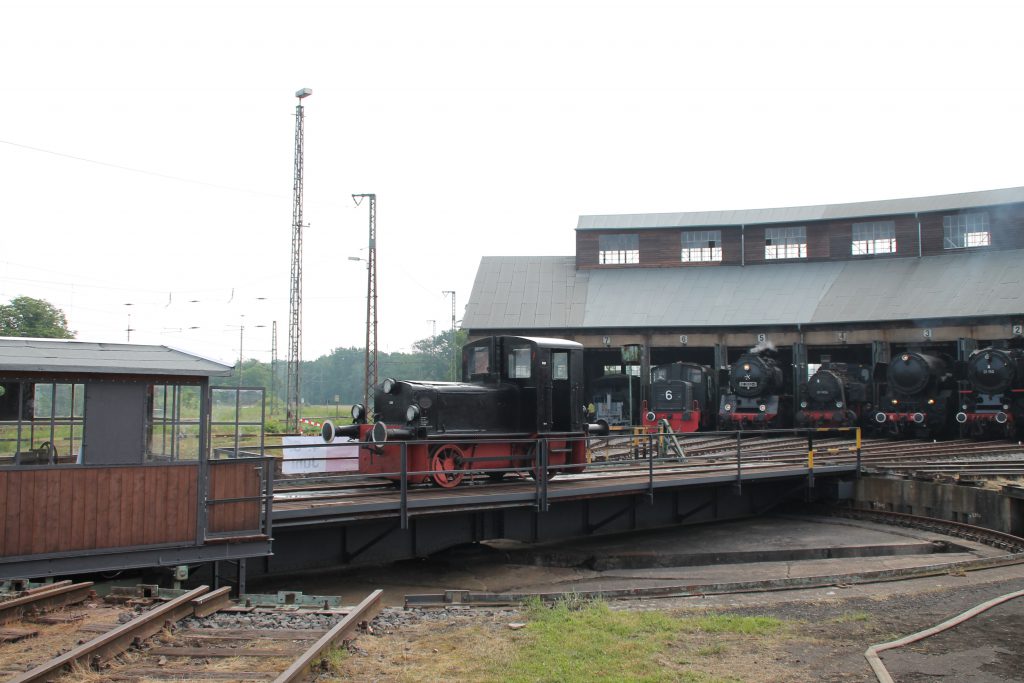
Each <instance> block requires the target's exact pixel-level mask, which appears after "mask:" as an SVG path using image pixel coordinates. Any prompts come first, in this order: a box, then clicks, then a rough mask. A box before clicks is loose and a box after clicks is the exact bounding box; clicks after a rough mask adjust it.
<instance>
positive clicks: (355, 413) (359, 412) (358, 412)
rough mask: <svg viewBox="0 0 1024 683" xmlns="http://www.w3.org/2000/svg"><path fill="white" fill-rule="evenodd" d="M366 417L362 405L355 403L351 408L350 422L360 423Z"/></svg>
mask: <svg viewBox="0 0 1024 683" xmlns="http://www.w3.org/2000/svg"><path fill="white" fill-rule="evenodd" d="M365 417H366V408H364V407H363V404H362V403H356V404H354V405H353V406H352V421H353V422H362V421H363V418H365Z"/></svg>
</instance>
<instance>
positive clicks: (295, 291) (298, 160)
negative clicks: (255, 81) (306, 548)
mask: <svg viewBox="0 0 1024 683" xmlns="http://www.w3.org/2000/svg"><path fill="white" fill-rule="evenodd" d="M312 94H313V91H312V90H311V89H309V88H302V89H301V90H298V91H296V93H295V97H297V98H298V100H299V101H298V103H297V104H296V105H295V176H294V179H293V183H292V190H293V202H292V272H291V297H290V299H289V305H288V375H287V380H286V384H287V386H286V387H285V394H286V396H287V398H286V406H287V408H286V410H287V416H286V418H285V426H286V429H287V430H288V431H291V432H298V431H299V403H300V400H301V398H300V396H301V394H300V391H299V388H300V386H301V382H300V381H299V365H300V363H301V362H302V169H303V159H302V151H303V142H304V140H303V126H302V124H303V119H304V114H303V106H302V100H303V99H304V98H306V97H309V96H310V95H312Z"/></svg>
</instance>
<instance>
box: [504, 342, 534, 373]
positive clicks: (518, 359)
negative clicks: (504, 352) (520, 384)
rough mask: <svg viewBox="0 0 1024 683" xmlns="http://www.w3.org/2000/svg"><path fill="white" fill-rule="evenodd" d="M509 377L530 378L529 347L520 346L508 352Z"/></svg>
mask: <svg viewBox="0 0 1024 683" xmlns="http://www.w3.org/2000/svg"><path fill="white" fill-rule="evenodd" d="M508 377H509V379H530V347H528V346H522V347H519V348H514V349H512V350H511V351H509V352H508Z"/></svg>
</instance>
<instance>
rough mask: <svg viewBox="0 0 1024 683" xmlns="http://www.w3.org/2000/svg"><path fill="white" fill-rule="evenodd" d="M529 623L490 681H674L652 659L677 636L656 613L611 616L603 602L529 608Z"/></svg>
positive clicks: (672, 624) (672, 622)
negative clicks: (508, 656) (508, 657)
mask: <svg viewBox="0 0 1024 683" xmlns="http://www.w3.org/2000/svg"><path fill="white" fill-rule="evenodd" d="M527 614H528V617H529V624H528V625H527V627H526V629H524V631H522V634H523V636H522V638H521V640H520V643H519V645H518V647H516V649H515V652H514V653H513V656H512V657H511V658H510V659H509V660H508V661H505V662H495V663H494V666H493V668H492V669H491V671H489V672H488V673H489V674H491V675H493V676H494V680H504V681H509V682H516V681H523V682H525V681H531V682H532V681H567V682H570V681H622V680H632V681H652V682H653V681H673V680H678V676H677V672H674V671H671V670H667V669H664V668H663V667H662V666H660V665H659V664H658V663H657V662H656V661H655V655H656V654H657V653H659V652H660V651H661V650H663V649H664V648H665V646H666V645H667V644H668V643H669V642H671V640H672V639H673V638H674V637H675V635H676V634H677V633H678V632H679V631H680V625H679V621H678V620H677V619H673V618H672V617H668V616H665V615H664V614H661V613H660V612H624V611H613V610H612V609H610V608H609V607H608V605H607V604H605V603H603V602H593V603H580V602H579V601H562V602H559V603H557V604H555V605H554V606H552V607H550V608H549V607H544V606H540V605H538V604H536V603H531V605H529V606H528V607H527Z"/></svg>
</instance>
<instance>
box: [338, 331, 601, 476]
mask: <svg viewBox="0 0 1024 683" xmlns="http://www.w3.org/2000/svg"><path fill="white" fill-rule="evenodd" d="M462 377H463V381H462V382H423V381H406V380H395V379H390V378H389V379H385V380H384V381H383V382H381V383H380V384H378V385H377V386H376V387H375V388H374V395H373V396H374V397H373V402H374V414H373V416H372V420H371V421H368V420H367V416H366V414H365V409H364V408H363V406H361V405H355V406H353V408H352V417H353V424H351V425H345V426H338V427H335V426H334V425H332V424H331V423H330V422H325V423H324V426H323V437H324V440H325V441H327V442H328V443H330V442H332V441H333V440H334V438H335V437H336V436H345V437H349V438H350V439H356V440H358V441H359V443H360V447H359V471H360V472H361V473H363V474H379V475H381V476H384V477H387V478H389V479H392V480H396V479H400V476H401V475H400V474H399V473H401V472H402V462H401V456H402V447H403V445H404V446H405V450H406V458H407V461H406V468H405V472H408V473H410V474H409V476H408V481H409V483H412V484H417V483H423V482H427V481H433V482H434V483H435V484H437V485H438V486H443V487H445V488H449V487H453V486H457V485H458V484H459V483H461V482H462V480H463V478H464V477H465V476H466V474H472V473H473V471H474V470H477V471H481V472H483V473H486V474H487V475H488V476H490V477H491V478H494V479H500V478H501V477H502V476H504V474H505V472H503V471H501V470H508V469H511V468H521V467H531V468H532V470H531V473H532V474H534V475H535V476H542V475H545V476H550V475H552V474H554V473H555V472H559V471H561V472H578V471H580V470H582V469H583V467H584V466H585V465H586V462H587V448H586V434H587V429H588V426H587V424H586V422H585V421H584V409H585V403H584V400H583V396H584V394H583V346H582V345H580V344H578V343H576V342H572V341H566V340H563V339H546V338H536V337H512V336H502V337H485V338H483V339H478V340H476V341H473V342H470V343H469V344H467V345H466V346H465V347H463V349H462ZM540 439H543V442H541V441H539V440H540ZM539 443H543V444H544V446H545V448H546V461H547V465H548V466H549V468H548V469H547V470H546V471H545V472H543V473H542V472H541V471H540V469H539V468H540V467H541V466H542V465H543V464H544V457H542V454H540V453H538V452H537V446H538V444H539ZM496 470H497V471H496Z"/></svg>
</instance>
